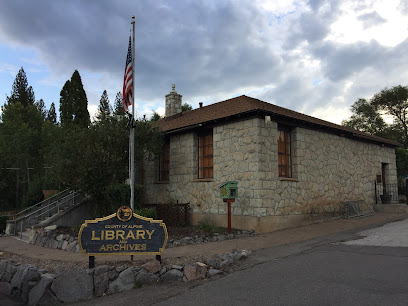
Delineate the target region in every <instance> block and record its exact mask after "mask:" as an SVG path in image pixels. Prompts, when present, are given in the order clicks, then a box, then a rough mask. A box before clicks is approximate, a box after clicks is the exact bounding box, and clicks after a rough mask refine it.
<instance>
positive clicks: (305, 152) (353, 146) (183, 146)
mask: <svg viewBox="0 0 408 306" xmlns="http://www.w3.org/2000/svg"><path fill="white" fill-rule="evenodd" d="M277 135H278V124H277V123H276V122H270V123H265V121H264V120H263V119H259V118H254V119H248V120H242V121H238V122H231V123H229V124H225V125H220V126H215V127H214V128H213V146H214V178H213V179H212V180H198V179H197V178H198V170H197V169H198V152H197V144H198V140H197V135H196V134H195V133H194V132H188V133H184V134H179V135H174V136H171V138H170V181H169V182H167V183H157V180H156V178H157V177H158V172H157V169H158V165H157V162H148V163H146V167H145V170H146V171H145V175H146V176H145V186H146V195H147V202H148V203H166V202H173V203H176V202H177V201H179V203H186V202H189V203H190V207H191V208H192V213H193V214H196V215H200V214H202V215H224V214H226V213H227V211H226V209H227V207H226V204H225V203H224V202H223V201H222V200H221V199H220V198H219V197H218V187H219V186H220V185H221V184H222V183H224V182H225V181H230V180H236V181H238V182H239V185H238V186H239V187H238V189H239V191H238V192H239V197H238V199H237V201H236V202H235V203H234V204H233V205H232V215H233V216H236V217H237V216H241V217H253V218H261V217H266V216H291V215H301V214H319V213H336V212H341V210H342V209H343V208H344V202H345V201H346V200H363V201H364V202H366V203H367V204H369V205H373V204H374V203H375V197H374V181H375V179H376V175H379V174H381V166H382V163H385V164H387V166H386V181H387V183H396V180H397V178H396V164H395V150H394V149H393V148H388V147H383V146H380V145H376V144H370V143H367V142H361V141H356V140H352V139H349V138H346V137H341V136H339V135H334V134H329V133H323V132H320V131H315V130H309V129H305V128H299V127H297V128H294V129H292V131H291V145H292V146H291V155H292V177H291V178H279V176H278V152H277ZM241 223H242V222H241ZM244 223H245V222H244ZM244 223H243V224H242V226H241V228H245V224H244ZM238 227H239V226H238ZM255 230H256V231H258V230H259V229H256V228H255ZM271 230H272V229H271Z"/></svg>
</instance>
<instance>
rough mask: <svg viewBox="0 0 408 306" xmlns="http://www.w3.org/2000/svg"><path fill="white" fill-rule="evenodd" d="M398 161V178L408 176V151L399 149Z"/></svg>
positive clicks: (396, 151)
mask: <svg viewBox="0 0 408 306" xmlns="http://www.w3.org/2000/svg"><path fill="white" fill-rule="evenodd" d="M395 155H396V160H397V176H402V175H407V174H408V150H407V149H405V148H397V149H396V150H395Z"/></svg>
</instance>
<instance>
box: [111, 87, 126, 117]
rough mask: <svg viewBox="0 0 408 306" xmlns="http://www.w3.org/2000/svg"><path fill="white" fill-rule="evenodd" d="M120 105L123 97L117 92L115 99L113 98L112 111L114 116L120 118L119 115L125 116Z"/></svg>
mask: <svg viewBox="0 0 408 306" xmlns="http://www.w3.org/2000/svg"><path fill="white" fill-rule="evenodd" d="M122 104H123V95H122V93H121V92H120V91H119V92H118V93H117V94H116V98H115V103H114V110H113V114H114V115H117V116H121V115H124V114H125V112H124V111H123V105H122Z"/></svg>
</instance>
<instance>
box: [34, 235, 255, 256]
mask: <svg viewBox="0 0 408 306" xmlns="http://www.w3.org/2000/svg"><path fill="white" fill-rule="evenodd" d="M254 235H257V234H256V233H255V232H254V231H253V230H249V231H245V230H244V231H237V232H236V233H234V234H226V235H224V234H218V233H213V234H209V235H196V236H194V237H184V238H182V239H178V240H177V239H169V240H168V241H167V245H166V248H172V247H177V246H184V245H190V244H198V243H207V242H216V241H223V240H229V239H237V238H245V237H250V236H254ZM30 243H31V244H35V245H38V246H41V247H45V248H51V249H60V250H63V251H68V252H76V253H78V252H79V244H78V237H74V236H70V235H69V234H61V233H58V230H55V231H54V230H47V229H37V230H34V234H33V237H32V239H31V240H30Z"/></svg>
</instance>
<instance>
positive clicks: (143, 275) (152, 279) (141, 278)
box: [136, 270, 160, 284]
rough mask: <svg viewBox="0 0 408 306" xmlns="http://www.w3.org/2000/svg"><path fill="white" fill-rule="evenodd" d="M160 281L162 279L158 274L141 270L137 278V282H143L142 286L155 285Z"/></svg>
mask: <svg viewBox="0 0 408 306" xmlns="http://www.w3.org/2000/svg"><path fill="white" fill-rule="evenodd" d="M159 280H160V277H158V276H157V275H156V274H153V273H149V272H148V271H146V270H141V271H140V272H139V273H138V274H137V276H136V281H137V282H141V283H142V284H153V283H157V282H158V281H159Z"/></svg>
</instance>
